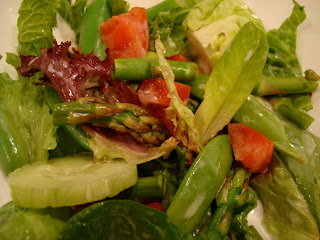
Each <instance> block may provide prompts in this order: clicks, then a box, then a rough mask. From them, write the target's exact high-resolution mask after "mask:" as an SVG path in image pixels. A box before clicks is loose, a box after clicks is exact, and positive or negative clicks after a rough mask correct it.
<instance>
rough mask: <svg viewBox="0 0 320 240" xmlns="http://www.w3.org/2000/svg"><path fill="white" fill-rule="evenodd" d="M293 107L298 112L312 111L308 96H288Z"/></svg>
mask: <svg viewBox="0 0 320 240" xmlns="http://www.w3.org/2000/svg"><path fill="white" fill-rule="evenodd" d="M290 99H291V101H292V103H293V105H294V106H295V107H296V108H297V109H300V110H304V111H309V110H311V109H313V104H312V101H311V97H310V95H309V94H303V93H300V94H294V95H290Z"/></svg>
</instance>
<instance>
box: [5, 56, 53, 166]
mask: <svg viewBox="0 0 320 240" xmlns="http://www.w3.org/2000/svg"><path fill="white" fill-rule="evenodd" d="M9 56H10V61H11V62H12V63H13V65H19V62H18V61H14V59H19V58H18V57H17V56H16V58H15V57H14V56H15V55H13V54H9ZM0 109H5V110H6V111H8V112H9V113H10V115H12V116H13V119H12V122H13V124H15V125H16V127H17V128H18V129H19V131H20V133H21V135H22V136H23V138H24V141H25V143H26V145H27V147H28V150H29V156H30V161H31V162H35V161H46V160H47V159H48V150H50V149H54V148H55V147H56V138H55V131H56V127H54V126H53V120H52V116H51V114H50V110H49V108H48V106H47V104H46V103H45V100H44V96H43V87H42V86H36V85H34V84H33V83H32V81H31V80H30V79H28V78H22V77H20V78H19V80H12V79H11V78H10V77H9V75H8V74H7V73H0Z"/></svg>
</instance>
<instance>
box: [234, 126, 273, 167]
mask: <svg viewBox="0 0 320 240" xmlns="http://www.w3.org/2000/svg"><path fill="white" fill-rule="evenodd" d="M228 133H229V137H230V143H231V146H232V149H233V153H234V156H235V159H236V160H237V161H240V162H241V163H242V164H243V165H244V166H245V167H246V168H248V170H249V172H252V173H262V172H264V171H265V170H266V169H267V167H268V165H269V163H270V160H271V157H272V152H273V148H274V145H273V142H272V141H271V140H269V139H268V138H266V137H265V136H264V135H262V134H261V133H259V132H258V131H256V130H254V129H252V128H250V127H248V126H245V125H243V124H240V123H229V125H228Z"/></svg>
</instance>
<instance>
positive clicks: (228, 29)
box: [184, 0, 264, 73]
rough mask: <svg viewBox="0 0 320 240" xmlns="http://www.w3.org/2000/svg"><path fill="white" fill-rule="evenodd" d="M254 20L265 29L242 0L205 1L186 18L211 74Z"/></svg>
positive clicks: (196, 6)
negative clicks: (236, 39) (231, 44)
mask: <svg viewBox="0 0 320 240" xmlns="http://www.w3.org/2000/svg"><path fill="white" fill-rule="evenodd" d="M248 21H252V22H254V23H255V24H256V26H257V27H259V28H260V29H261V30H262V31H264V28H263V25H262V22H261V20H260V19H259V18H258V17H257V16H255V15H254V14H253V12H252V11H251V10H250V9H249V8H248V7H247V6H246V5H245V4H244V3H243V2H242V1H240V0H205V1H201V2H199V3H198V4H197V5H195V6H194V7H193V8H192V9H191V10H190V13H189V14H188V16H187V17H186V19H185V21H184V25H185V30H186V32H187V36H188V38H189V40H190V42H191V43H192V45H193V46H194V48H195V50H196V51H197V52H198V55H199V56H200V57H201V58H202V59H203V61H204V62H205V63H207V64H208V68H209V71H208V73H210V72H211V71H212V69H213V67H214V65H216V64H217V62H218V61H219V59H220V58H221V56H222V54H223V53H224V52H225V50H226V49H227V48H228V47H229V45H230V43H231V41H232V40H233V38H234V37H235V36H236V35H237V33H238V32H239V31H240V29H241V28H242V27H243V26H244V25H245V24H246V23H247V22H248Z"/></svg>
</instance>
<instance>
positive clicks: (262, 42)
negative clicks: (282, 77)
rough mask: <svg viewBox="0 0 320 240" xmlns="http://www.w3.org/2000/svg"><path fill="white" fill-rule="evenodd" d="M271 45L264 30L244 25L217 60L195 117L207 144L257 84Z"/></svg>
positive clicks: (198, 128) (201, 135)
mask: <svg viewBox="0 0 320 240" xmlns="http://www.w3.org/2000/svg"><path fill="white" fill-rule="evenodd" d="M268 50H269V48H268V43H267V38H266V34H265V31H262V30H261V29H260V27H257V26H256V25H255V24H254V23H253V22H251V21H250V22H248V23H247V24H245V25H244V26H243V27H242V28H241V29H240V31H239V33H238V34H237V35H236V37H235V38H234V39H233V41H232V42H231V45H230V47H229V48H228V49H227V50H226V51H225V52H224V54H223V55H222V57H221V59H220V60H219V61H218V63H217V65H216V66H215V68H214V70H213V71H212V73H211V75H210V78H209V80H208V82H207V84H206V86H205V95H204V100H203V101H202V103H201V105H200V107H199V108H198V110H197V112H196V114H195V127H196V129H197V131H198V132H199V134H200V140H201V143H202V144H206V143H207V142H208V141H209V140H210V138H212V137H214V136H215V135H216V134H217V133H218V131H220V130H222V128H223V127H224V126H226V125H227V124H228V123H229V122H230V120H231V119H232V117H233V116H234V114H235V113H236V112H237V111H238V109H239V108H240V107H241V105H242V104H243V102H244V101H245V100H246V98H247V97H248V95H249V94H250V93H251V91H252V89H253V88H254V86H255V85H256V83H257V81H258V79H259V76H260V74H261V72H262V70H263V67H264V64H265V61H266V58H267V55H268Z"/></svg>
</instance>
